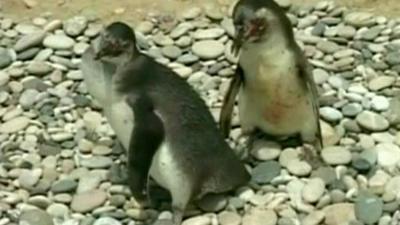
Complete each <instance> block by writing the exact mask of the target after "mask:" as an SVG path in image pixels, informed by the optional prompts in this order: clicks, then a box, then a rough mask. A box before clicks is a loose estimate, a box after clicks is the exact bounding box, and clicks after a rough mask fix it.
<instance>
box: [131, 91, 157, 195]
mask: <svg viewBox="0 0 400 225" xmlns="http://www.w3.org/2000/svg"><path fill="white" fill-rule="evenodd" d="M127 102H128V104H129V105H130V107H131V108H132V110H133V113H134V118H135V119H134V128H133V131H132V134H131V139H130V143H129V150H128V185H129V187H130V189H131V192H132V195H133V196H134V197H135V199H136V200H138V201H143V200H144V198H145V195H144V194H143V192H144V190H145V188H146V182H147V178H148V175H149V170H150V166H151V163H152V159H153V156H154V154H155V152H156V151H157V149H158V148H159V146H160V145H161V143H162V140H163V138H164V127H163V124H162V121H161V119H160V118H159V117H158V116H157V115H156V114H155V112H154V108H153V104H152V102H151V99H150V98H149V97H148V96H146V95H144V94H142V95H139V96H138V97H135V96H132V97H131V98H129V97H128V99H127Z"/></svg>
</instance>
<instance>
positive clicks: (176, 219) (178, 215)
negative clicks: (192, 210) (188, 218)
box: [172, 206, 183, 225]
mask: <svg viewBox="0 0 400 225" xmlns="http://www.w3.org/2000/svg"><path fill="white" fill-rule="evenodd" d="M172 214H173V215H172V224H173V225H181V223H182V220H183V209H181V208H180V207H177V206H172Z"/></svg>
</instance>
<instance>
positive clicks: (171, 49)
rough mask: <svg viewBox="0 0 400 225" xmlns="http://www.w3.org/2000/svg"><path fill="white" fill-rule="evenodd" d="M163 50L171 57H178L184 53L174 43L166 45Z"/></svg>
mask: <svg viewBox="0 0 400 225" xmlns="http://www.w3.org/2000/svg"><path fill="white" fill-rule="evenodd" d="M161 52H162V54H163V55H164V56H165V57H167V58H170V59H177V58H178V57H179V56H181V54H182V51H181V49H180V48H178V47H176V46H174V45H169V46H165V47H164V48H162V50H161Z"/></svg>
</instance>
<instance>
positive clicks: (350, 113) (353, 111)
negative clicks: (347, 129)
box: [342, 103, 363, 117]
mask: <svg viewBox="0 0 400 225" xmlns="http://www.w3.org/2000/svg"><path fill="white" fill-rule="evenodd" d="M362 110H363V108H362V106H361V105H360V104H359V103H349V104H346V105H345V106H344V107H343V108H342V113H343V115H344V116H347V117H355V116H357V115H358V114H359V113H360V112H361V111H362Z"/></svg>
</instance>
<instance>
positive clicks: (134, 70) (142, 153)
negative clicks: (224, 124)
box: [82, 22, 250, 225]
mask: <svg viewBox="0 0 400 225" xmlns="http://www.w3.org/2000/svg"><path fill="white" fill-rule="evenodd" d="M85 54H87V55H85V56H84V57H83V61H82V68H86V69H83V71H84V78H85V82H86V85H87V86H88V90H89V92H90V93H93V94H98V96H99V97H100V98H101V101H99V102H102V106H103V108H104V113H105V116H106V117H107V120H108V121H109V123H110V124H111V127H112V128H113V130H114V131H115V133H116V136H117V138H118V140H119V141H120V142H121V143H122V146H123V147H124V148H125V149H126V150H127V153H128V185H129V186H130V189H131V191H132V194H133V196H134V197H135V198H136V199H143V198H144V196H145V194H144V189H145V186H146V181H147V178H148V176H149V175H150V176H151V177H152V178H153V179H154V180H155V181H156V182H157V183H158V184H159V185H160V186H162V187H163V188H165V189H167V190H168V191H169V192H170V194H171V197H172V210H173V224H174V225H179V224H180V223H181V221H182V218H183V213H184V210H185V208H186V206H187V204H188V203H189V201H191V200H194V199H200V198H201V197H203V196H204V195H206V194H208V193H223V192H228V191H231V190H233V189H235V188H237V187H239V186H241V185H245V184H246V183H247V182H248V181H249V179H250V175H249V173H248V172H247V170H246V168H245V167H244V165H243V164H242V162H241V161H240V160H239V158H238V157H237V156H236V155H235V153H234V152H233V150H232V149H231V148H230V147H229V145H228V144H227V143H226V142H225V140H224V138H223V136H222V135H221V134H220V131H219V130H218V128H217V124H216V123H215V121H214V119H213V117H212V115H211V113H210V111H209V110H208V108H207V106H206V104H205V103H204V101H203V100H202V99H201V98H200V96H199V95H198V94H197V93H196V92H195V91H194V90H193V89H192V88H191V87H190V85H189V84H188V83H187V82H186V81H185V80H184V79H183V78H181V77H179V76H178V75H177V74H175V73H174V72H173V71H172V70H170V69H169V68H167V67H165V66H163V65H161V64H159V63H157V62H155V61H154V60H153V59H152V58H150V57H149V56H146V55H145V54H142V53H141V52H140V51H139V50H138V49H137V48H136V44H135V35H134V31H133V29H132V28H131V27H129V26H128V25H127V24H125V23H122V22H114V23H112V24H110V25H109V26H107V27H106V29H105V30H104V32H103V33H102V34H101V36H100V39H99V42H98V44H97V45H94V46H93V47H92V48H90V49H88V50H87V52H86V53H85ZM94 59H95V60H99V61H100V62H101V63H110V65H108V66H107V68H111V69H110V70H109V71H112V72H105V73H102V74H99V73H90V71H91V70H90V67H91V65H94V64H93V62H94V61H93V60H94ZM96 80H97V81H98V83H92V82H96ZM92 85H93V86H92ZM91 86H92V87H91ZM98 88H105V91H101V90H98ZM94 97H95V98H96V96H94Z"/></svg>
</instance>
